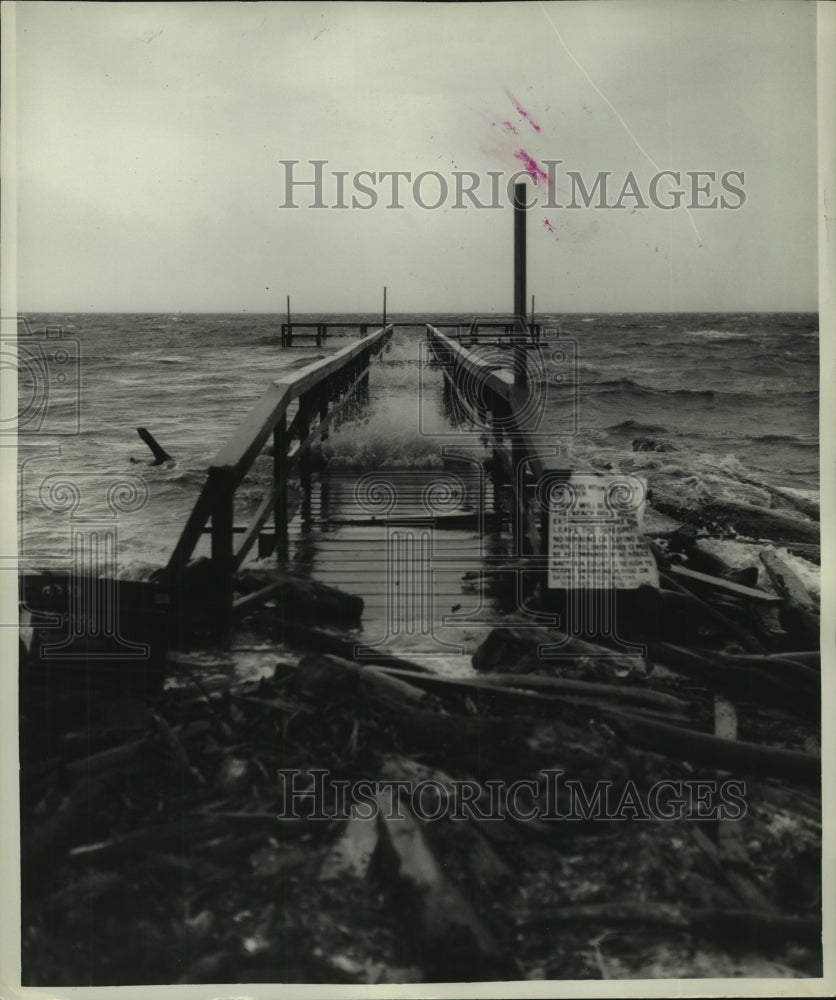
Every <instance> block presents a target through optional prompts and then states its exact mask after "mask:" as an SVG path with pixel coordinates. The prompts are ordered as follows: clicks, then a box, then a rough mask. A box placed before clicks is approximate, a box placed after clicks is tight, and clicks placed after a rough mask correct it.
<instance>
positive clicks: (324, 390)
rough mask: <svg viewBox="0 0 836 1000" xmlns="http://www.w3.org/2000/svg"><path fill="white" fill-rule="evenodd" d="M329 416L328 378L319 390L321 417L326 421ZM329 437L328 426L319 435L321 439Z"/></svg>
mask: <svg viewBox="0 0 836 1000" xmlns="http://www.w3.org/2000/svg"><path fill="white" fill-rule="evenodd" d="M327 416H328V380H327V379H326V380H325V381H324V382H323V383H322V386H321V387H320V390H319V419H320V420H321V421H324V420H325V418H326V417H327ZM327 437H328V428H327V427H326V428H325V429H324V430H323V431H322V433H321V434H320V435H319V440H320V441H324V440H325V439H326V438H327Z"/></svg>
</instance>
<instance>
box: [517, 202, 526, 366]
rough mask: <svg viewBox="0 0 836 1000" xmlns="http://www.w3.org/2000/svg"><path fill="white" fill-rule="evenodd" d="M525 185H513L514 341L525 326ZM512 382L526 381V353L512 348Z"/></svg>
mask: <svg viewBox="0 0 836 1000" xmlns="http://www.w3.org/2000/svg"><path fill="white" fill-rule="evenodd" d="M525 267H526V265H525V184H523V183H520V184H515V185H514V333H515V336H514V339H515V340H518V339H519V337H520V330H519V325H520V323H522V324H523V328H524V326H525ZM514 381H515V382H516V383H517V384H518V385H524V384H525V382H526V381H527V371H526V351H525V348H524V347H520V346H515V347H514Z"/></svg>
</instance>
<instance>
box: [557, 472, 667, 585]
mask: <svg viewBox="0 0 836 1000" xmlns="http://www.w3.org/2000/svg"><path fill="white" fill-rule="evenodd" d="M646 496H647V484H646V483H645V482H644V481H643V480H642V479H639V478H638V477H636V476H607V475H598V474H595V473H577V474H575V475H572V476H571V477H570V478H569V479H568V480H565V481H557V482H555V483H554V484H552V486H551V489H550V490H549V493H548V500H549V569H548V586H549V587H550V588H553V589H556V588H560V589H563V590H592V589H604V590H635V589H636V588H637V587H640V586H643V585H645V584H649V585H651V586H654V587H658V586H659V570H658V567H657V566H656V560H655V559H654V558H653V554H652V553H651V551H650V549H649V548H648V545H647V542H646V541H645V539H644V537H643V536H642V534H641V532H642V517H643V514H644V503H645V498H646Z"/></svg>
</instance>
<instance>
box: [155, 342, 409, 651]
mask: <svg viewBox="0 0 836 1000" xmlns="http://www.w3.org/2000/svg"><path fill="white" fill-rule="evenodd" d="M391 335H392V326H391V324H390V325H388V326H384V327H382V328H381V329H379V330H377V331H375V332H374V333H370V334H368V335H367V336H365V337H362V338H361V339H360V340H358V341H355V342H354V343H352V344H349V345H348V346H347V347H344V348H343V349H342V350H340V351H337V352H336V353H335V354H333V355H331V356H330V357H328V358H323V359H321V360H318V361H314V362H312V363H311V364H309V365H307V366H306V367H304V368H302V369H300V370H298V371H295V372H292V373H288V374H287V375H283V376H281V377H280V378H277V379H275V380H274V381H273V382H272V383H271V384H270V386H269V387H268V389H267V391H266V392H265V393H264V395H263V396H262V397H261V399H259V400H258V402H257V403H256V404H255V405H254V406H253V408H252V409H251V410H250V412H249V413H248V414H247V416H246V418H245V419H244V421H243V423H242V424H241V425H240V426H239V427H238V428H237V430H235V431H234V433H233V434H232V435H231V436H230V438H229V439H228V440H227V442H226V444H224V445H223V447H222V448H221V449H220V450H219V451H218V452H217V454H216V455H215V457H214V458H213V459H212V461H211V463H210V465H209V470H208V476H207V479H206V483H205V484H204V487H203V489H202V491H201V493H200V495H199V497H198V499H197V502H196V503H195V506H194V508H193V510H192V513H191V515H190V516H189V519H188V521H187V522H186V525H185V527H184V529H183V532H182V534H181V535H180V539H179V541H178V542H177V545H176V546H175V548H174V551H173V553H172V555H171V558H170V559H169V561H168V565H167V567H166V573H165V575H166V579H167V581H168V583H169V585H170V586H171V587H172V588H178V587H182V583H183V574H184V572H185V570H186V567H187V565H188V563H189V561H190V560H191V558H192V556H193V553H194V550H195V548H196V546H197V543H198V541H199V540H200V538H201V536H202V535H203V533H204V531H205V530H206V527H207V524H209V523H211V556H210V566H209V574H210V577H211V580H210V586H209V587H208V594H209V595H210V598H211V602H212V604H213V610H214V613H215V621H216V625H217V629H218V631H219V632H223V631H225V630H226V629H227V628H228V626H229V624H230V622H231V619H232V615H233V611H234V608H233V596H234V595H233V577H234V574H235V572H236V570H238V569H239V567H240V566H241V564H242V563H243V562H244V560H245V559H246V557H247V555H248V554H249V552H250V550H251V549H252V547H253V545H254V544H255V543H256V542H257V541H258V538H259V535H260V533H261V529H262V528H263V527H264V525H265V524H266V523H267V521H268V520H269V519H270V518H271V517H272V518H273V522H274V527H275V542H276V545H279V544H280V540H281V539H282V538H284V537H285V536H286V533H287V526H288V505H287V498H288V479H289V475H290V473H291V471H293V470H294V469H295V468H297V467H298V473H299V479H300V484H301V486H302V489H303V491H304V494H305V496H307V497H308V498H309V497H310V486H311V454H310V448H311V445H312V444H313V443H314V442H315V441H316V440H317V439H318V438H321V437H322V436H323V434H324V432H325V430H326V428H327V426H328V424H329V423H330V422H331V420H332V419H333V418H334V416H335V415H336V414H337V413H338V412H339V411H340V410H341V409H342V408H343V407H344V406H345V405H346V404H347V403H348V402H349V401H350V400H351V399H357V398H362V397H363V395H364V394H366V393H367V392H368V378H369V368H370V366H371V364H372V361H373V360H374V358H375V357H376V356H377V355H378V354H379V353H380V352H381V350H382V349H383V348H384V347H385V345H386V344H387V343H388V341H389V340H390V338H391ZM294 404H295V412H292V411H293V409H294ZM270 439H272V443H273V474H272V483H271V488H270V489H269V490H268V491H267V494H266V495H265V497H264V499H263V500H262V502H261V504H260V505H259V507H258V509H257V510H256V512H255V514H254V515H253V516H252V519H251V520H250V523H249V525H247V526H246V527H245V528H244V529H243V531H242V530H241V529H238V528H236V527H235V525H234V518H233V510H234V501H235V492H236V490H237V489H238V487H239V486H240V485H241V483H242V481H243V479H244V477H245V476H246V475H247V473H248V472H249V470H250V469H251V468H252V466H253V464H254V463H255V461H256V459H257V458H258V457H259V455H261V453H262V451H263V450H264V447H265V445H266V444H267V443H268V441H269V440H270ZM294 441H296V442H298V443H297V446H296V447H295V448H294V449H293V450H292V451H291V447H292V445H293V442H294ZM236 535H241V538H240V541H239V542H238V544H237V546H236V544H235V537H236Z"/></svg>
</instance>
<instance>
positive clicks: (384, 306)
mask: <svg viewBox="0 0 836 1000" xmlns="http://www.w3.org/2000/svg"><path fill="white" fill-rule="evenodd" d="M383 325H384V326H386V285H384V286H383Z"/></svg>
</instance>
